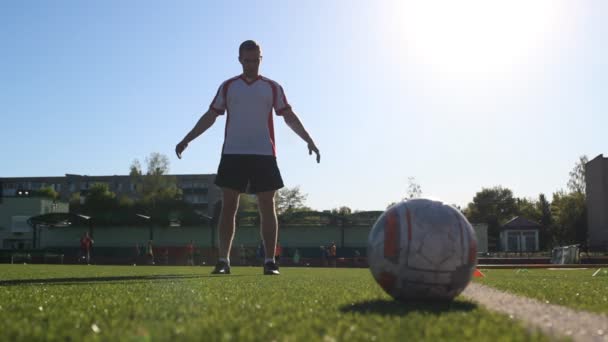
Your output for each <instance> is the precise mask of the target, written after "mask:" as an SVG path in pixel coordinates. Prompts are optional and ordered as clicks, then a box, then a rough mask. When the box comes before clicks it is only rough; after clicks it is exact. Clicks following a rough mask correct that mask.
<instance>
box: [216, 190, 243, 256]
mask: <svg viewBox="0 0 608 342" xmlns="http://www.w3.org/2000/svg"><path fill="white" fill-rule="evenodd" d="M222 193H223V199H222V214H221V215H220V222H219V226H218V229H219V231H220V232H219V235H220V246H219V257H220V258H223V259H228V257H229V256H230V249H231V248H232V239H233V238H234V226H235V222H234V221H235V218H236V211H237V209H238V207H239V195H240V194H239V192H238V191H236V190H232V189H228V188H222Z"/></svg>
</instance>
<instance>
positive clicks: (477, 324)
mask: <svg viewBox="0 0 608 342" xmlns="http://www.w3.org/2000/svg"><path fill="white" fill-rule="evenodd" d="M210 271H211V269H210V268H208V267H149V266H148V267H146V266H137V267H133V266H63V265H61V266H60V265H54V266H51V265H0V317H1V318H2V319H0V339H2V340H8V341H19V340H21V341H31V340H73V341H74V340H76V341H80V340H103V341H116V340H123V341H166V340H204V341H228V340H233V341H248V340H256V341H258V340H259V341H273V340H276V341H345V340H349V341H350V340H353V341H359V340H361V341H404V340H413V341H459V340H461V341H463V340H466V341H470V340H483V341H545V340H548V338H547V337H546V336H543V335H541V334H539V333H537V332H530V331H529V330H527V329H526V328H524V327H522V325H520V323H518V322H516V321H513V320H510V319H509V318H507V317H506V316H503V315H498V314H494V313H490V312H488V311H487V310H485V309H483V308H481V307H478V306H477V305H476V304H473V303H472V302H469V301H466V300H464V299H460V298H458V299H457V300H455V301H454V302H452V303H449V304H446V303H407V304H406V303H399V302H395V301H393V300H391V299H390V298H389V297H388V296H387V295H386V294H385V293H384V292H383V291H382V290H381V289H380V287H379V286H377V285H376V283H375V282H374V280H373V279H372V277H371V275H370V273H369V271H368V270H367V269H321V268H310V269H308V268H283V269H282V275H281V276H279V277H269V276H263V275H261V268H260V267H255V268H253V267H234V268H233V274H232V275H230V276H211V275H210V274H209V272H210Z"/></svg>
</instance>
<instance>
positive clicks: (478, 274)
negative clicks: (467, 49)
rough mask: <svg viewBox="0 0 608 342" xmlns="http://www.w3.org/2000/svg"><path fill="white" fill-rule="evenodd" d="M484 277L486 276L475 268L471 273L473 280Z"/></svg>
mask: <svg viewBox="0 0 608 342" xmlns="http://www.w3.org/2000/svg"><path fill="white" fill-rule="evenodd" d="M485 276H486V275H485V274H483V273H481V271H480V270H479V269H478V268H476V269H475V272H473V277H475V278H485Z"/></svg>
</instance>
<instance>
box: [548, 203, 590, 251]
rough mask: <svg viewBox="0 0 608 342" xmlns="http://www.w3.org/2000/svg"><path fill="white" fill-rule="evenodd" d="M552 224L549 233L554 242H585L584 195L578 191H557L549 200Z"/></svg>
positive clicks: (585, 212) (585, 214) (585, 210)
mask: <svg viewBox="0 0 608 342" xmlns="http://www.w3.org/2000/svg"><path fill="white" fill-rule="evenodd" d="M551 214H552V217H553V224H552V225H551V234H552V238H553V241H554V243H556V244H558V245H565V244H574V243H580V244H586V242H587V241H586V240H587V207H586V203H585V195H584V194H583V193H580V192H576V191H575V192H570V193H565V192H564V191H558V192H556V193H554V194H553V200H552V201H551Z"/></svg>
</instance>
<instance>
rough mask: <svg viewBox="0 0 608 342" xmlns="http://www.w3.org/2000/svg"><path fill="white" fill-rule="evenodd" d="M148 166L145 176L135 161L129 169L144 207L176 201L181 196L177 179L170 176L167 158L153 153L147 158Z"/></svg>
mask: <svg viewBox="0 0 608 342" xmlns="http://www.w3.org/2000/svg"><path fill="white" fill-rule="evenodd" d="M146 166H147V170H146V173H145V174H143V172H142V170H141V165H140V163H139V161H138V160H137V159H135V160H134V161H133V162H132V163H131V166H130V168H129V169H130V170H129V171H130V172H129V175H130V176H131V179H132V181H133V183H134V184H135V186H136V192H137V194H138V197H139V199H140V200H141V201H142V202H143V204H144V205H146V206H151V207H153V208H154V207H156V204H157V203H158V202H162V201H165V202H166V201H172V200H176V199H177V198H178V197H179V196H180V195H181V189H179V188H178V187H177V180H176V179H175V177H171V176H168V173H169V158H168V157H167V156H165V155H163V154H160V153H157V152H153V153H151V154H150V156H149V157H147V158H146Z"/></svg>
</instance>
